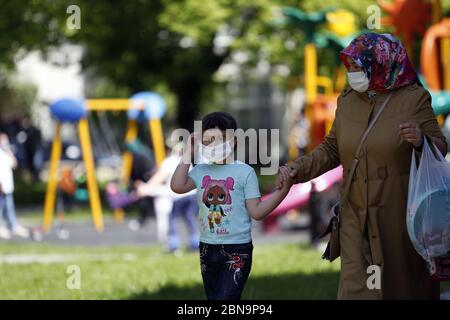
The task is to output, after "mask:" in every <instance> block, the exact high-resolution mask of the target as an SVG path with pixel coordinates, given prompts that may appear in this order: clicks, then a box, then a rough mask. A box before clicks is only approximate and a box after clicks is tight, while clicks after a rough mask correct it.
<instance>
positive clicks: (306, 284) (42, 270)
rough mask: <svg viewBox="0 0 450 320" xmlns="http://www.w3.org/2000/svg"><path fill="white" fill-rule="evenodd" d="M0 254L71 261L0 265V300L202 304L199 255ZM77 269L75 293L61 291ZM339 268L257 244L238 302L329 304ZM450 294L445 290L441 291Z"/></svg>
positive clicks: (1, 250)
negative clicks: (74, 267) (185, 301)
mask: <svg viewBox="0 0 450 320" xmlns="http://www.w3.org/2000/svg"><path fill="white" fill-rule="evenodd" d="M0 254H1V255H2V256H3V257H5V256H7V255H12V254H14V255H21V254H26V255H30V254H37V255H38V256H40V257H42V256H48V255H59V256H60V255H61V254H62V255H71V257H72V259H71V260H67V261H63V262H57V263H49V264H40V263H30V264H5V263H3V264H0V299H204V294H203V287H202V282H201V277H200V270H199V262H198V254H197V253H196V252H191V253H183V254H182V255H181V256H179V257H176V256H172V255H168V254H165V253H163V252H161V250H160V249H159V248H157V247H148V248H136V247H115V248H81V247H63V246H48V245H43V244H8V243H0ZM70 265H78V266H79V267H80V270H81V289H79V290H69V289H67V287H66V281H67V278H68V277H69V276H70V275H69V274H68V273H67V267H68V266H70ZM338 271H339V262H334V263H332V264H330V263H328V262H326V261H324V260H321V258H320V253H319V252H317V251H315V250H312V249H309V248H307V247H303V246H299V245H297V244H270V245H256V246H255V251H254V263H253V268H252V273H251V275H250V279H249V281H248V282H247V285H246V288H245V291H244V294H243V298H244V299H335V297H336V291H337V285H338ZM444 288H445V289H446V290H450V286H448V285H446V286H444Z"/></svg>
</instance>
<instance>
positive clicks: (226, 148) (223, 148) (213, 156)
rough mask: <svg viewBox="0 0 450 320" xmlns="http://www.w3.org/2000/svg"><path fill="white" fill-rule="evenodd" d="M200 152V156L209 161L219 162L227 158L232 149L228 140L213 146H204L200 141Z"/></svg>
mask: <svg viewBox="0 0 450 320" xmlns="http://www.w3.org/2000/svg"><path fill="white" fill-rule="evenodd" d="M199 150H200V154H201V155H202V157H203V158H204V159H205V160H207V161H208V162H210V163H216V162H221V161H223V160H225V159H226V158H228V156H229V155H230V154H231V152H232V151H233V148H232V147H231V143H230V141H229V140H227V141H225V142H224V143H220V144H218V145H213V146H205V145H203V144H202V143H200V147H199Z"/></svg>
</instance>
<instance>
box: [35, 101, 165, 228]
mask: <svg viewBox="0 0 450 320" xmlns="http://www.w3.org/2000/svg"><path fill="white" fill-rule="evenodd" d="M50 111H51V114H52V117H53V119H55V122H56V123H55V131H54V136H53V140H52V147H51V154H50V165H49V177H48V184H47V191H46V195H45V203H44V217H43V230H44V232H50V230H51V228H52V224H53V217H54V211H55V203H56V198H57V188H58V172H59V162H60V158H61V152H62V140H61V126H62V124H63V123H72V124H75V125H76V126H77V131H78V138H79V141H80V146H81V152H82V161H83V164H84V168H85V173H86V184H87V190H88V194H89V196H88V198H89V204H90V209H91V213H92V221H93V224H94V228H95V230H96V231H98V232H101V231H103V230H104V223H103V211H102V205H101V201H100V195H99V189H98V184H97V178H96V174H95V164H94V158H93V151H92V149H93V148H92V144H91V135H90V131H89V120H88V113H89V112H119V111H126V112H127V118H128V121H127V122H128V123H127V130H126V134H125V142H126V143H131V142H132V141H134V140H135V139H136V138H137V135H138V129H139V123H145V124H146V125H148V128H149V130H150V135H151V137H150V138H151V143H152V147H153V151H154V155H155V161H156V165H160V164H161V162H162V161H163V160H164V158H165V149H164V138H163V130H162V125H161V118H162V117H163V115H164V113H165V111H166V105H165V102H164V100H163V98H162V97H161V96H160V95H158V94H156V93H153V92H140V93H137V94H135V95H133V96H132V97H131V98H130V99H87V100H76V99H67V98H65V99H60V100H57V101H55V102H54V103H52V104H51V105H50ZM111 134H112V133H111ZM105 138H108V139H110V138H111V137H107V135H106V137H105ZM132 161H133V155H132V153H131V152H129V151H124V152H123V154H122V165H121V181H122V182H123V183H126V182H127V181H128V179H129V177H130V174H131V169H132ZM123 215H124V213H123V211H122V210H121V209H116V210H115V211H114V217H115V219H116V220H118V221H120V220H121V219H122V218H123Z"/></svg>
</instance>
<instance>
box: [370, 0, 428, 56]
mask: <svg viewBox="0 0 450 320" xmlns="http://www.w3.org/2000/svg"><path fill="white" fill-rule="evenodd" d="M378 4H379V5H380V7H381V8H382V9H383V10H384V11H385V12H386V13H387V14H388V16H387V17H384V18H383V19H382V23H383V24H384V25H390V26H393V27H394V29H395V33H396V34H397V35H399V36H400V37H401V38H402V40H403V44H404V45H405V47H406V50H407V52H408V56H409V58H410V59H411V61H412V60H413V40H414V36H415V35H416V34H419V35H423V34H424V33H425V29H426V25H427V24H428V23H429V22H430V20H431V17H432V14H431V9H432V4H431V3H430V2H425V1H423V0H396V1H394V2H392V3H390V2H386V1H385V0H378Z"/></svg>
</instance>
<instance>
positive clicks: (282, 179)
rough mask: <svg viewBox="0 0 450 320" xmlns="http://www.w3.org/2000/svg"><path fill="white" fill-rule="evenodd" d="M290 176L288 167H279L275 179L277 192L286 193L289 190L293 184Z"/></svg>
mask: <svg viewBox="0 0 450 320" xmlns="http://www.w3.org/2000/svg"><path fill="white" fill-rule="evenodd" d="M290 174H291V168H290V167H288V166H286V165H284V166H281V167H280V169H279V170H278V177H277V188H278V189H279V190H281V191H283V192H286V193H287V192H289V189H290V188H291V186H292V184H293V183H294V179H293V178H292V176H291V175H290Z"/></svg>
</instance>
